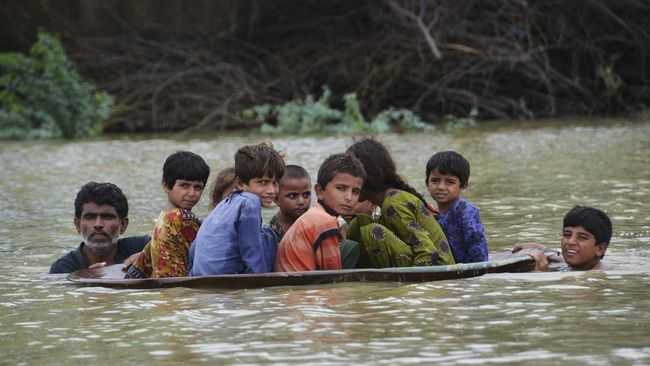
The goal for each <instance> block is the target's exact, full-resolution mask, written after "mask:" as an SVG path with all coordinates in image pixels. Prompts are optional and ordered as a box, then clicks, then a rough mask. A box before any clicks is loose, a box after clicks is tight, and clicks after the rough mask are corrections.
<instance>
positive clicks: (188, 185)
mask: <svg viewBox="0 0 650 366" xmlns="http://www.w3.org/2000/svg"><path fill="white" fill-rule="evenodd" d="M203 186H204V184H203V182H201V181H199V180H184V179H176V181H175V182H174V186H173V187H171V189H170V188H169V187H167V186H166V185H164V184H163V188H164V190H165V192H166V193H167V198H168V199H169V202H170V203H171V204H172V205H174V206H175V207H178V208H183V209H186V210H191V209H192V207H194V206H195V205H196V204H197V203H199V200H200V199H201V194H203V188H204V187H203Z"/></svg>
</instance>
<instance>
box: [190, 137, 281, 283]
mask: <svg viewBox="0 0 650 366" xmlns="http://www.w3.org/2000/svg"><path fill="white" fill-rule="evenodd" d="M282 174H284V160H283V159H282V157H281V156H280V154H278V152H277V151H275V150H274V149H273V147H272V146H271V145H270V144H259V145H251V146H244V147H242V148H241V149H239V150H238V151H237V153H236V154H235V175H236V176H237V185H236V186H237V189H236V190H235V191H234V192H232V193H231V194H230V195H229V196H228V197H227V198H225V199H224V200H223V201H221V202H220V203H219V204H218V205H217V207H215V208H214V210H212V212H211V213H210V215H209V216H208V217H207V218H206V219H205V221H204V222H203V224H202V225H201V228H200V229H199V232H198V233H197V235H196V239H194V242H193V243H192V247H191V248H190V255H189V256H190V263H191V264H192V267H191V269H190V272H189V273H190V276H205V275H217V274H231V273H261V272H271V271H273V265H274V264H275V253H276V250H277V246H276V243H275V241H270V240H269V237H268V235H267V233H266V232H265V230H264V229H263V227H262V212H261V209H262V207H270V206H272V205H273V201H274V200H275V199H276V197H277V195H278V179H279V178H280V177H282Z"/></svg>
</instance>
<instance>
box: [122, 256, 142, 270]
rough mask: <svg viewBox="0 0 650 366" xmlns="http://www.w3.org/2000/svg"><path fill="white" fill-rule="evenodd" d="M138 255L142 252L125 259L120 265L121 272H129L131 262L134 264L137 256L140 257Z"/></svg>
mask: <svg viewBox="0 0 650 366" xmlns="http://www.w3.org/2000/svg"><path fill="white" fill-rule="evenodd" d="M140 253H142V252H137V253H135V254H131V255H130V256H129V257H128V258H127V259H125V260H124V263H123V264H122V272H126V271H128V270H129V267H131V265H132V264H133V262H135V261H136V259H138V256H139V255H140Z"/></svg>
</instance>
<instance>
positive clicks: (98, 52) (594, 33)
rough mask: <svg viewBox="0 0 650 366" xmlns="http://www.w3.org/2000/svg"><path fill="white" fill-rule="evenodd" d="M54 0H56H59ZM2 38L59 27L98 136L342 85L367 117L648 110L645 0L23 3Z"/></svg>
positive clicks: (218, 115)
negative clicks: (96, 100) (393, 112)
mask: <svg viewBox="0 0 650 366" xmlns="http://www.w3.org/2000/svg"><path fill="white" fill-rule="evenodd" d="M62 4H66V6H63V5H62ZM0 20H2V23H3V24H4V25H3V27H4V28H5V29H3V34H4V38H3V40H2V42H3V43H2V44H3V45H5V47H26V46H27V45H28V44H29V42H31V41H33V39H30V38H29V37H27V36H26V35H30V34H31V35H33V34H34V32H35V30H36V29H37V28H39V27H42V28H45V29H46V30H49V31H54V32H57V33H59V34H61V36H62V38H63V40H64V45H65V47H66V50H67V51H68V53H69V55H70V56H71V57H72V58H73V60H75V62H76V64H77V66H78V68H79V70H80V71H81V73H82V74H83V75H84V76H86V77H88V78H90V79H91V80H92V81H94V82H95V83H96V85H97V86H98V87H99V88H101V89H104V90H106V91H108V92H109V93H111V94H113V95H114V96H115V98H116V108H115V110H114V113H113V116H112V117H111V120H110V124H109V130H121V131H123V130H127V131H149V130H178V129H187V128H194V129H214V128H231V127H242V126H246V125H249V124H250V123H251V122H250V121H246V120H243V119H242V118H241V117H240V115H241V113H240V112H241V111H242V110H243V109H245V108H247V107H250V106H252V105H256V104H262V103H282V102H285V101H288V100H291V99H294V98H303V97H304V96H305V95H306V94H309V93H312V94H319V93H320V91H321V88H322V87H323V86H324V85H328V86H329V87H330V89H331V90H332V91H333V93H334V95H335V96H338V97H340V96H341V95H343V94H344V93H347V92H356V93H357V95H358V97H359V100H360V101H361V103H362V106H363V108H364V110H365V112H367V113H368V114H369V115H373V114H374V113H377V112H378V111H381V110H383V109H385V108H387V107H389V106H395V107H400V108H408V109H411V110H413V111H415V112H417V113H419V114H420V115H421V116H423V118H424V119H426V120H429V121H431V122H435V121H437V120H440V119H441V118H442V117H443V116H445V115H450V114H451V115H455V116H459V117H463V116H466V115H468V114H469V113H470V111H472V110H475V111H478V115H479V117H480V118H484V119H489V118H525V119H532V118H540V117H553V116H562V115H576V114H613V113H627V112H631V111H635V110H638V109H640V108H647V107H648V106H650V70H649V67H650V62H649V60H650V2H648V1H644V0H616V1H615V0H592V1H586V0H576V1H564V0H539V1H525V0H494V1H479V0H467V1H442V0H441V1H414V0H384V1H371V0H366V1H341V0H330V1H315V0H309V1H289V0H274V1H261V0H259V1H255V0H249V1H236V0H232V1H189V0H186V1H182V0H176V1H165V2H159V1H154V0H147V1H144V0H143V1H137V2H126V1H117V0H113V1H93V0H83V1H67V2H66V1H54V0H52V1H35V0H34V1H26V2H21V3H18V2H8V1H5V4H3V14H2V19H0Z"/></svg>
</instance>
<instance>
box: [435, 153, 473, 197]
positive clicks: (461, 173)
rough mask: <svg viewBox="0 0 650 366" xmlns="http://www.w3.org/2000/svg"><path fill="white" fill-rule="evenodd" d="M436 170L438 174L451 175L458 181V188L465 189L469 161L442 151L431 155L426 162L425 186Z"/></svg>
mask: <svg viewBox="0 0 650 366" xmlns="http://www.w3.org/2000/svg"><path fill="white" fill-rule="evenodd" d="M436 169H438V172H440V174H447V175H453V176H455V177H457V178H458V180H459V181H460V188H467V182H468V181H469V170H470V169H469V161H467V159H465V158H464V157H463V156H462V155H461V154H459V153H457V152H455V151H442V152H439V153H435V154H433V156H431V158H430V159H429V162H427V175H426V176H425V177H424V179H425V184H427V185H428V183H429V175H431V172H432V171H434V170H436Z"/></svg>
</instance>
